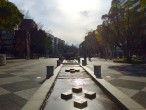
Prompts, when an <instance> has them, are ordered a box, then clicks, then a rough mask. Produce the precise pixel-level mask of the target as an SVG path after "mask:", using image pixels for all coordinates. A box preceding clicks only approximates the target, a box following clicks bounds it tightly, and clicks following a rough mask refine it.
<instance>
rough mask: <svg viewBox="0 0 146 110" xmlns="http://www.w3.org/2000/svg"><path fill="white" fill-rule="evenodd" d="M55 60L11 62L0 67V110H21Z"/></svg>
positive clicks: (54, 63)
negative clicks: (47, 67)
mask: <svg viewBox="0 0 146 110" xmlns="http://www.w3.org/2000/svg"><path fill="white" fill-rule="evenodd" d="M48 65H56V60H55V59H39V60H25V59H21V60H11V61H7V64H6V65H4V66H0V110H21V108H22V107H23V106H24V105H25V103H26V102H27V101H28V100H29V99H30V97H31V96H32V95H33V94H34V93H35V91H36V90H37V89H38V88H39V87H40V86H41V85H42V83H43V82H44V80H45V78H46V66H48Z"/></svg>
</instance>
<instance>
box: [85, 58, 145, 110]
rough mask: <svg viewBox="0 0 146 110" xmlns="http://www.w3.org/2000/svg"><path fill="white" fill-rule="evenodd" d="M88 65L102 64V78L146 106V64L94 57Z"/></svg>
mask: <svg viewBox="0 0 146 110" xmlns="http://www.w3.org/2000/svg"><path fill="white" fill-rule="evenodd" d="M91 60H92V61H88V65H87V67H89V68H90V69H91V70H94V65H101V75H102V78H104V79H105V80H107V81H108V82H109V83H111V84H112V85H114V86H115V87H117V88H118V89H119V90H121V91H122V92H123V93H124V94H126V95H127V96H128V97H131V98H132V99H134V100H135V101H136V102H138V103H139V104H141V105H142V106H143V107H145V108H146V64H126V63H114V62H112V61H111V60H105V59H100V58H92V59H91Z"/></svg>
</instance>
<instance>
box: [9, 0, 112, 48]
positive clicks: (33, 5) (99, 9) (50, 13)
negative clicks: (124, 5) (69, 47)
mask: <svg viewBox="0 0 146 110" xmlns="http://www.w3.org/2000/svg"><path fill="white" fill-rule="evenodd" d="M9 1H10V2H13V3H14V4H15V5H16V6H17V7H18V8H19V9H21V10H25V11H29V14H30V15H31V17H32V18H33V19H34V21H35V22H37V23H41V24H42V25H43V28H44V29H45V30H51V31H52V34H53V35H54V36H55V37H58V38H61V39H62V40H65V41H66V42H68V43H69V44H72V43H73V44H75V45H77V44H79V43H80V42H82V41H83V39H84V36H85V35H86V33H87V32H88V31H90V30H94V29H96V27H97V25H99V24H101V23H102V20H101V16H102V15H103V14H107V13H108V11H109V8H110V6H111V0H9Z"/></svg>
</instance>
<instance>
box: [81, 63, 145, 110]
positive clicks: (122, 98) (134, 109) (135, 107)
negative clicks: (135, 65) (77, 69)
mask: <svg viewBox="0 0 146 110" xmlns="http://www.w3.org/2000/svg"><path fill="white" fill-rule="evenodd" d="M80 66H81V67H82V68H83V69H84V70H85V71H86V72H87V73H88V74H89V75H90V76H91V78H92V79H93V80H94V81H95V82H96V83H97V84H98V85H99V86H100V87H101V88H102V89H103V90H104V92H105V93H106V94H107V95H108V96H109V97H110V98H111V100H113V102H114V103H116V104H117V105H118V106H119V107H120V109H121V110H146V109H145V108H144V107H143V106H141V105H140V104H138V103H137V102H136V101H134V100H133V99H131V98H130V97H128V96H127V95H125V94H124V93H123V92H121V91H120V90H119V89H117V88H116V87H114V86H113V85H111V84H110V83H108V82H107V81H106V80H104V79H99V78H96V76H95V75H94V72H93V71H92V70H90V69H89V68H88V67H86V66H82V65H80Z"/></svg>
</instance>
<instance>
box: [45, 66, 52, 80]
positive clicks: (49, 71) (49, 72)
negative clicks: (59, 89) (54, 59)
mask: <svg viewBox="0 0 146 110" xmlns="http://www.w3.org/2000/svg"><path fill="white" fill-rule="evenodd" d="M53 71H54V66H47V75H46V78H50V77H51V76H53Z"/></svg>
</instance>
